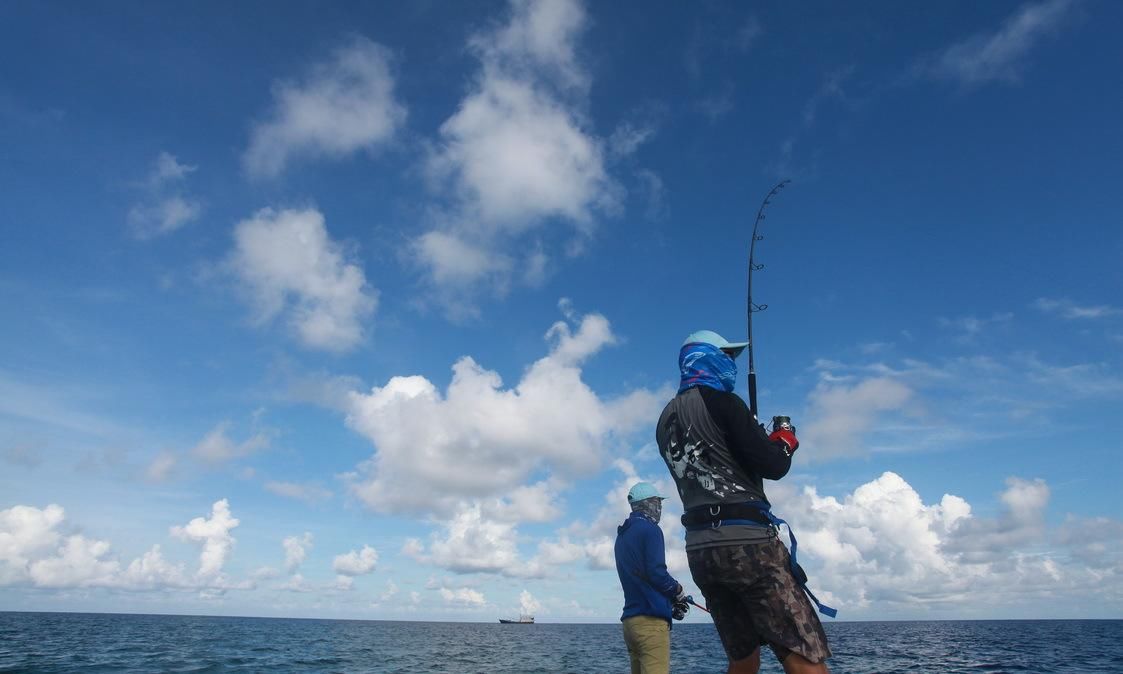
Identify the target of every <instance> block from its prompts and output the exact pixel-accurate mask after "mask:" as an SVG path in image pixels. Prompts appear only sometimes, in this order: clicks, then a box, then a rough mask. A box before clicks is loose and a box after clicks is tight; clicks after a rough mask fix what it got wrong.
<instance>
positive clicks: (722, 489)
mask: <svg viewBox="0 0 1123 674" xmlns="http://www.w3.org/2000/svg"><path fill="white" fill-rule="evenodd" d="M666 429H667V439H668V442H667V446H666V449H665V450H664V451H662V452H660V453H661V454H662V456H663V461H665V462H666V463H667V467H668V468H670V469H671V472H672V473H674V475H675V477H676V478H677V479H676V480H675V482H676V483H678V484H679V492H680V493H681V492H682V491H683V483H682V481H683V480H685V481H688V482H693V483H694V484H695V485H697V486H698V487H700V488H702V489H703V490H705V491H706V492H709V493H710V494H712V495H713V496H716V497H718V498H720V499H725V497H727V496H729V495H730V494H735V493H741V492H744V491H745V488H744V487H742V486H741V485H739V484H737V483H736V482H735V481H734V480H733V479H732V478H733V470H732V469H731V468H730V467H729V466H723V465H720V464H721V461H720V457H719V456H718V454H717V452H714V451H713V450H712V448H711V447H710V446H709V445H708V444H707V443H706V441H705V440H702V439H701V438H697V437H694V433H693V426H687V427H686V430H685V431H682V434H681V436H680V434H679V432H680V430H682V426H681V425H680V424H679V420H678V414H677V413H675V412H672V413H671V415H670V416H669V417H668V418H667V426H666ZM714 459H717V463H718V465H714V464H713V463H712V461H713V460H714Z"/></svg>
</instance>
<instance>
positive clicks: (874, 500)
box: [769, 472, 1123, 615]
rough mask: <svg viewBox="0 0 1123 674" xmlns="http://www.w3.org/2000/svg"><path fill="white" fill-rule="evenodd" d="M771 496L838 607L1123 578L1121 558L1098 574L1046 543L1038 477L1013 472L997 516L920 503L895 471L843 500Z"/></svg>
mask: <svg viewBox="0 0 1123 674" xmlns="http://www.w3.org/2000/svg"><path fill="white" fill-rule="evenodd" d="M769 496H770V500H771V501H772V503H773V505H774V508H775V510H776V512H777V514H778V515H780V516H781V517H784V518H785V519H787V520H788V521H789V522H792V523H793V524H794V525H795V527H796V533H797V535H798V537H799V551H800V555H801V556H800V559H801V563H802V564H803V565H804V566H805V567H806V568H807V569H808V572H809V574H810V576H811V585H812V587H813V589H815V590H816V594H818V595H819V596H820V598H821V599H823V600H824V601H825V602H827V603H828V604H830V603H831V602H832V601H833V602H837V603H836V604H832V605H841V607H842V610H847V609H853V610H859V611H860V610H863V609H868V608H872V607H873V606H875V605H876V606H877V607H878V611H879V612H880V613H881V614H883V615H886V614H888V615H892V613H893V612H894V611H898V610H913V611H915V610H916V609H923V608H925V607H926V608H931V609H939V608H940V607H948V608H954V609H955V610H956V611H957V612H961V611H962V610H963V608H964V606H968V605H969V606H970V607H971V608H974V609H980V608H982V607H985V606H987V605H988V604H989V605H992V606H997V605H1010V604H1012V603H1017V602H1019V601H1022V600H1024V599H1027V598H1031V597H1048V596H1051V595H1052V594H1058V593H1081V594H1089V593H1092V592H1096V591H1097V589H1093V588H1098V589H1099V590H1103V589H1110V590H1111V591H1118V590H1119V589H1120V580H1121V578H1123V574H1121V573H1120V571H1123V568H1121V567H1120V564H1119V562H1118V559H1116V560H1115V562H1114V564H1113V565H1112V566H1110V567H1108V568H1106V569H1098V570H1097V569H1093V568H1090V567H1088V566H1086V565H1084V564H1082V563H1079V562H1074V561H1073V558H1072V556H1071V555H1070V554H1069V553H1068V551H1067V550H1065V549H1064V548H1063V547H1056V548H1052V549H1044V550H1043V549H1042V544H1043V543H1044V542H1045V541H1046V539H1047V537H1048V536H1047V526H1046V524H1045V521H1044V518H1043V514H1044V510H1045V507H1046V504H1047V501H1048V496H1049V490H1048V487H1047V485H1046V484H1045V483H1044V482H1043V481H1041V480H1025V479H1021V478H1016V477H1011V478H1009V479H1008V480H1007V488H1006V490H1005V491H1004V492H1003V493H1002V495H1001V501H1002V503H1003V505H1004V509H1003V512H1001V513H1000V514H999V515H998V516H997V517H994V518H987V517H978V516H976V515H975V514H974V513H973V509H972V507H971V505H970V504H969V503H967V501H965V500H964V499H963V498H961V497H958V496H954V495H951V494H944V495H943V497H942V498H941V499H940V500H939V501H938V502H936V503H932V504H926V503H924V501H923V499H921V497H920V495H919V494H918V493H917V492H916V490H915V489H914V488H913V487H912V486H911V485H909V484H908V482H906V481H905V480H904V479H903V478H902V477H901V476H899V475H897V474H896V473H892V472H886V473H884V474H882V475H881V476H880V477H878V478H877V479H875V480H873V481H871V482H868V483H866V484H863V485H861V486H859V487H858V488H857V489H855V490H854V491H853V492H852V493H850V494H848V495H846V496H844V497H843V498H841V499H837V498H835V497H832V496H821V495H820V494H819V493H818V490H817V489H815V488H814V487H804V488H803V489H802V491H800V492H796V491H794V490H793V488H792V487H790V486H788V485H786V484H783V483H780V484H777V485H775V486H773V487H770V490H769ZM1109 544H1111V545H1114V546H1115V547H1116V548H1117V547H1118V541H1111V542H1109Z"/></svg>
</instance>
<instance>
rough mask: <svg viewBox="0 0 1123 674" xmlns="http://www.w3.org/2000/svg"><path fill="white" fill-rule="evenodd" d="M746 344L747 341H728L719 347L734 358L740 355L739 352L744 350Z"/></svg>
mask: <svg viewBox="0 0 1123 674" xmlns="http://www.w3.org/2000/svg"><path fill="white" fill-rule="evenodd" d="M748 346H749V343H748V342H730V343H728V344H726V345H725V346H723V347H721V350H722V351H725V352H726V353H728V354H729V355H730V356H732V357H733V358H736V357H737V356H740V355H741V352H742V351H744V350H745V349H746V348H747V347H748Z"/></svg>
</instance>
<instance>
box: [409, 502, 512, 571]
mask: <svg viewBox="0 0 1123 674" xmlns="http://www.w3.org/2000/svg"><path fill="white" fill-rule="evenodd" d="M516 536H517V531H516V530H515V527H514V525H512V524H509V523H503V522H494V521H489V520H487V519H485V518H484V517H483V516H482V515H481V513H480V508H479V506H474V507H471V508H467V509H465V510H464V511H463V512H460V513H457V514H456V516H455V517H453V518H452V520H451V521H449V522H448V523H447V524H446V525H445V532H444V537H437V536H436V535H435V536H434V539H433V541H432V543H431V544H430V546H429V549H430V556H431V559H430V561H431V562H432V563H433V564H436V565H437V566H440V567H441V568H443V569H448V570H449V571H455V572H457V573H473V572H490V573H502V572H505V571H506V572H511V571H513V570H514V569H515V568H516V566H517V565H518V562H519V551H518V546H517V545H516Z"/></svg>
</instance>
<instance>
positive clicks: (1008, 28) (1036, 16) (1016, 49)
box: [921, 0, 1077, 86]
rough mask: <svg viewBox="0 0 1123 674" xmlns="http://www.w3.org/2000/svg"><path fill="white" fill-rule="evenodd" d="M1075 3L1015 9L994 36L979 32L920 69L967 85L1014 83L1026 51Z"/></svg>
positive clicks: (1058, 0) (1053, 1) (1052, 1)
mask: <svg viewBox="0 0 1123 674" xmlns="http://www.w3.org/2000/svg"><path fill="white" fill-rule="evenodd" d="M1076 5H1077V3H1076V1H1075V0H1042V1H1041V2H1029V3H1026V4H1024V5H1022V6H1021V7H1019V8H1018V10H1017V11H1016V12H1014V13H1013V14H1012V15H1011V16H1009V17H1008V18H1007V19H1006V20H1005V21H1004V22H1003V23H1002V26H1001V27H1000V28H999V29H998V30H997V31H995V32H994V33H981V34H978V35H975V36H973V37H971V38H968V39H967V40H964V41H962V42H957V43H956V44H953V45H951V46H950V47H948V48H947V49H945V50H944V51H943V52H942V53H940V54H939V55H937V56H936V57H935V58H934V59H931V60H929V61H928V62H925V63H923V64H922V66H921V69H922V70H924V71H927V72H928V73H930V74H931V75H933V76H936V77H942V78H946V79H953V80H958V81H959V82H961V83H963V84H965V85H968V86H974V85H981V84H986V83H988V82H1017V81H1018V79H1019V77H1020V75H1021V71H1022V69H1023V68H1024V64H1025V61H1026V59H1027V57H1028V55H1029V52H1030V50H1031V49H1032V48H1033V47H1034V46H1035V45H1036V44H1037V43H1038V42H1040V41H1041V40H1042V39H1043V38H1045V37H1046V36H1048V35H1050V34H1052V33H1055V32H1056V31H1057V30H1058V29H1059V28H1060V26H1061V24H1062V23H1063V22H1064V21H1065V20H1066V19H1067V18H1068V16H1069V14H1070V13H1071V11H1072V9H1073V8H1074V7H1076Z"/></svg>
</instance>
